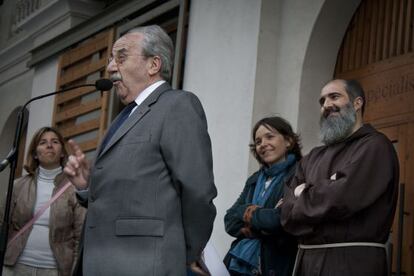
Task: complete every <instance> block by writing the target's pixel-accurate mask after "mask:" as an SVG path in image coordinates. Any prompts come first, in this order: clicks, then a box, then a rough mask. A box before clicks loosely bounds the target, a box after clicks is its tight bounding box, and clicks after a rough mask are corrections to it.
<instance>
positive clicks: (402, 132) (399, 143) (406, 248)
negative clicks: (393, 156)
mask: <svg viewBox="0 0 414 276" xmlns="http://www.w3.org/2000/svg"><path fill="white" fill-rule="evenodd" d="M377 129H378V130H379V131H381V132H382V133H384V134H385V135H386V136H387V137H388V139H390V140H391V142H392V143H393V145H394V147H395V149H396V151H397V154H398V159H399V162H400V186H399V197H398V205H397V210H396V213H395V219H394V223H393V226H392V229H391V241H392V245H393V250H392V251H393V254H392V272H393V273H395V274H394V275H413V254H412V245H413V238H414V235H413V230H414V228H413V224H414V220H413V211H414V202H413V201H412V200H410V199H412V198H413V192H414V189H413V185H412V183H413V174H412V173H411V171H412V170H410V168H412V167H413V165H414V163H413V159H412V157H411V156H412V155H410V154H408V153H409V152H413V146H412V144H411V143H410V141H413V139H414V136H413V135H414V132H413V130H414V123H404V124H400V125H395V126H391V127H382V128H381V127H379V128H377ZM407 184H408V185H407ZM402 198H403V200H404V202H401V199H402ZM401 207H402V208H401ZM400 239H401V240H400ZM399 262H401V264H399ZM397 270H398V272H400V273H401V274H398V273H397Z"/></svg>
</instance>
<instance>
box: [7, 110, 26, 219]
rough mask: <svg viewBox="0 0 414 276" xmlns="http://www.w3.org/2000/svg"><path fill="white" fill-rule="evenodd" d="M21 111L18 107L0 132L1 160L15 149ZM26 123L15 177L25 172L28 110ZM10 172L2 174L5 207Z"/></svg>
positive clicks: (24, 123)
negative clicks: (14, 143) (16, 131)
mask: <svg viewBox="0 0 414 276" xmlns="http://www.w3.org/2000/svg"><path fill="white" fill-rule="evenodd" d="M20 110H21V107H20V106H19V107H16V108H15V109H14V110H13V112H12V113H11V114H10V115H9V116H8V118H7V121H6V123H5V124H4V127H3V129H2V130H1V132H0V158H1V160H3V158H5V157H6V156H7V154H8V153H9V151H10V150H11V149H12V147H13V139H14V135H15V130H16V126H17V118H18V113H19V111H20ZM24 112H25V114H24V118H25V119H24V122H23V129H22V136H21V139H20V144H19V157H18V163H17V167H16V172H15V177H16V178H17V177H20V176H21V175H22V172H23V164H24V151H25V145H26V134H27V119H28V117H29V116H28V114H29V112H28V111H27V109H26V110H25V111H24ZM9 175H10V170H9V168H7V169H5V170H4V171H2V172H0V183H1V185H0V187H1V188H0V194H1V196H0V206H4V204H5V200H6V195H7V194H6V193H7V186H8V185H7V184H8V181H9ZM1 215H2V214H1ZM0 219H1V222H2V221H3V216H1V218H0Z"/></svg>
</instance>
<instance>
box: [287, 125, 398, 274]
mask: <svg viewBox="0 0 414 276" xmlns="http://www.w3.org/2000/svg"><path fill="white" fill-rule="evenodd" d="M398 177H399V168H398V159H397V156H396V153H395V150H394V147H393V145H392V144H391V142H390V141H389V140H388V139H387V138H386V137H385V136H384V135H383V134H381V133H379V132H377V131H376V130H375V129H374V128H373V127H371V126H370V125H364V126H363V127H361V128H360V129H359V130H357V131H356V132H355V133H354V134H352V135H351V136H350V137H348V138H347V139H346V140H345V141H343V142H340V143H337V144H334V145H330V146H322V147H317V148H315V149H313V150H312V151H311V152H310V153H309V154H308V155H307V156H306V157H304V158H303V159H302V161H301V162H300V164H299V166H298V168H297V171H296V175H295V177H294V178H293V180H292V182H291V183H290V184H288V185H287V187H286V188H285V198H284V203H283V205H282V218H281V221H282V225H283V227H284V228H285V230H286V231H287V232H290V233H291V234H293V235H296V236H297V237H298V238H299V243H302V244H312V245H314V244H326V243H342V242H375V243H385V242H386V241H387V239H388V236H389V231H390V228H391V225H392V222H393V218H394V213H395V206H396V201H397V196H398ZM301 183H306V188H305V190H304V191H303V192H302V194H301V195H300V196H299V197H298V198H295V197H294V194H293V192H294V189H295V187H296V186H298V185H300V184H301ZM302 253H303V254H301V256H300V258H299V260H298V268H297V274H296V275H306V276H312V275H335V276H342V275H343V276H349V275H353V276H359V275H361V276H367V275H376V276H381V275H386V272H387V267H386V255H385V251H384V249H382V248H376V247H341V248H330V249H326V248H324V249H308V250H304V251H302Z"/></svg>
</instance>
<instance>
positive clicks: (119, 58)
mask: <svg viewBox="0 0 414 276" xmlns="http://www.w3.org/2000/svg"><path fill="white" fill-rule="evenodd" d="M129 56H131V55H127V54H117V55H116V56H115V57H114V56H111V57H109V59H108V64H110V63H111V62H112V61H113V60H115V63H116V64H118V65H120V64H123V63H124V62H125V61H126V60H127V59H128V57H129ZM133 56H137V57H153V55H133Z"/></svg>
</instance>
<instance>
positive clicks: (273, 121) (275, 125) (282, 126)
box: [249, 116, 302, 165]
mask: <svg viewBox="0 0 414 276" xmlns="http://www.w3.org/2000/svg"><path fill="white" fill-rule="evenodd" d="M260 126H264V127H265V128H267V129H269V130H272V129H275V130H277V132H279V133H280V134H282V135H283V137H284V138H285V139H286V140H288V141H290V142H291V145H290V147H289V148H288V151H287V153H292V154H294V155H295V157H296V160H297V161H299V160H300V159H302V152H301V148H302V146H301V144H300V137H299V135H298V134H296V133H295V132H293V129H292V126H291V125H290V124H289V122H288V121H286V120H285V119H283V118H282V117H277V116H275V117H266V118H263V119H261V120H260V121H258V122H257V123H256V124H255V125H254V127H253V130H252V138H253V142H252V143H251V144H250V145H249V147H250V151H251V152H252V154H253V156H254V158H256V160H257V161H258V162H259V163H260V164H262V165H266V164H265V163H264V162H263V160H262V159H261V158H260V156H259V155H258V154H257V152H256V144H255V142H254V141H255V140H256V131H257V130H258V129H259V127H260Z"/></svg>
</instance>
